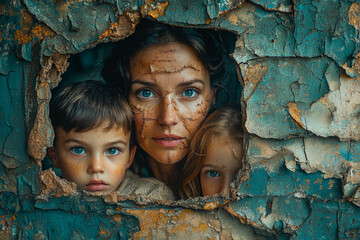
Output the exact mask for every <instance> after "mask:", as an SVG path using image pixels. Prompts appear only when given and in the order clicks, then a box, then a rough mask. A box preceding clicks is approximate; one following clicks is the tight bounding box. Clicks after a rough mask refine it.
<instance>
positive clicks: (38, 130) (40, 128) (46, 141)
mask: <svg viewBox="0 0 360 240" xmlns="http://www.w3.org/2000/svg"><path fill="white" fill-rule="evenodd" d="M46 106H47V104H46V102H43V103H41V104H40V105H39V106H38V109H37V115H36V119H35V123H34V126H33V127H32V129H31V131H30V134H29V138H28V149H27V152H28V154H29V155H30V156H31V157H32V158H33V159H35V160H36V161H37V163H38V164H40V162H41V160H42V159H44V157H45V155H46V149H47V146H50V144H51V142H50V141H51V136H52V135H53V132H52V130H51V129H52V127H51V123H50V121H49V119H48V117H47V116H48V115H49V113H48V109H47V107H46Z"/></svg>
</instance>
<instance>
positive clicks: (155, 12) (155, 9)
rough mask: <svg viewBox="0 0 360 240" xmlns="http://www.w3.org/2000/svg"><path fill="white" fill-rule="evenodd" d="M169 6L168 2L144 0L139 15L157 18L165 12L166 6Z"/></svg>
mask: <svg viewBox="0 0 360 240" xmlns="http://www.w3.org/2000/svg"><path fill="white" fill-rule="evenodd" d="M168 6H169V2H168V1H166V2H158V1H156V0H146V1H145V3H144V4H143V5H142V6H141V15H142V16H143V17H145V16H151V17H153V18H159V17H161V16H163V15H164V14H165V11H166V8H167V7H168Z"/></svg>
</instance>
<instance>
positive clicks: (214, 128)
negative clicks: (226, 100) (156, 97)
mask: <svg viewBox="0 0 360 240" xmlns="http://www.w3.org/2000/svg"><path fill="white" fill-rule="evenodd" d="M241 119H242V118H241V112H240V111H239V110H237V109H235V108H233V107H224V108H221V109H218V110H216V111H215V112H213V113H212V114H211V115H210V116H209V117H208V118H207V119H206V120H205V121H204V123H203V124H202V126H201V127H200V128H199V130H198V131H197V132H196V133H195V135H194V138H193V139H192V141H191V144H190V153H189V155H188V157H187V160H186V162H185V165H184V171H183V174H184V178H183V179H184V180H183V191H184V193H185V195H186V197H197V196H201V195H202V196H209V195H214V194H222V195H228V194H229V190H230V189H229V188H230V183H231V182H232V181H233V180H234V179H235V176H236V174H237V172H238V171H239V169H240V168H241V167H242V155H243V138H244V132H243V129H242V120H241Z"/></svg>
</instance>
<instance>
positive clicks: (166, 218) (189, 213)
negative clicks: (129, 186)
mask: <svg viewBox="0 0 360 240" xmlns="http://www.w3.org/2000/svg"><path fill="white" fill-rule="evenodd" d="M125 211H126V213H127V214H131V215H133V216H136V217H137V218H138V219H139V223H140V229H141V231H139V232H136V233H135V234H134V235H133V236H132V238H134V239H156V238H162V239H168V238H169V237H171V236H184V237H186V236H188V237H189V236H200V235H199V234H201V236H202V237H204V238H205V239H206V237H214V234H216V230H215V229H214V226H212V225H213V224H212V223H210V222H209V220H210V218H206V217H204V216H203V214H199V213H198V212H195V211H193V210H190V209H182V210H165V209H161V210H133V209H126V210H125ZM207 214H208V213H205V215H207Z"/></svg>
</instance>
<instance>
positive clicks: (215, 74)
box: [102, 19, 226, 97]
mask: <svg viewBox="0 0 360 240" xmlns="http://www.w3.org/2000/svg"><path fill="white" fill-rule="evenodd" d="M219 38H220V36H219V34H218V32H217V31H215V30H205V29H194V28H184V27H177V26H171V25H166V24H163V23H159V22H153V21H150V20H147V19H143V20H142V21H141V22H140V23H139V24H138V25H137V27H136V31H135V33H134V34H133V35H131V36H129V37H128V38H126V39H124V40H122V41H120V42H118V43H117V44H116V46H115V47H114V49H113V52H112V54H111V56H110V57H109V58H108V60H107V61H106V63H105V66H104V68H103V70H102V75H103V77H104V79H105V81H106V82H107V84H109V85H110V86H111V87H116V88H119V89H120V90H121V91H122V92H123V94H124V95H125V96H127V97H128V96H129V92H130V83H131V76H130V69H129V65H130V59H131V58H132V57H133V56H134V55H135V54H136V53H137V52H139V51H140V50H142V49H144V48H146V47H149V46H154V45H158V44H163V43H168V42H180V43H184V44H186V45H187V46H189V47H190V48H192V49H193V50H194V52H195V53H196V54H197V56H198V57H199V59H200V60H201V61H202V63H203V64H204V66H205V68H206V69H207V70H208V72H209V75H210V81H211V86H212V88H214V87H217V86H218V84H219V83H220V81H221V79H222V77H223V75H224V74H225V72H226V70H225V64H224V57H223V56H224V54H223V52H222V48H221V46H220V43H221V42H222V41H221V40H220V39H219Z"/></svg>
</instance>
